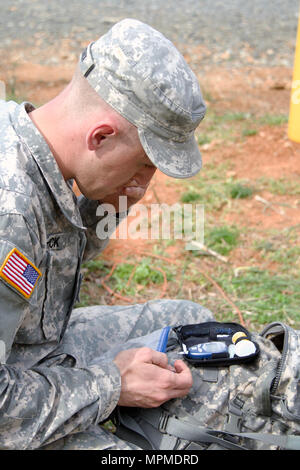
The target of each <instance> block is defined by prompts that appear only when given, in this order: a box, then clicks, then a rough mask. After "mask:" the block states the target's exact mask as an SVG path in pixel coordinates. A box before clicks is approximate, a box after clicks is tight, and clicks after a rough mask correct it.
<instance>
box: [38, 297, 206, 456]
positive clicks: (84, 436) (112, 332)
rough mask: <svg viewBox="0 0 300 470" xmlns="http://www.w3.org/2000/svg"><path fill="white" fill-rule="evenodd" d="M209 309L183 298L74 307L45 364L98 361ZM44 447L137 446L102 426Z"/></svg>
mask: <svg viewBox="0 0 300 470" xmlns="http://www.w3.org/2000/svg"><path fill="white" fill-rule="evenodd" d="M212 319H213V315H212V313H211V312H210V311H209V310H207V309H206V308H204V307H201V306H200V305H198V304H196V303H193V302H189V301H186V300H157V301H150V302H147V303H145V304H137V305H130V306H114V307H110V306H93V307H85V308H78V309H75V310H74V311H73V313H72V316H71V320H70V323H69V325H68V328H67V330H66V332H65V335H64V338H63V341H62V343H61V344H60V346H59V347H58V348H57V349H56V350H55V351H54V352H53V354H51V357H48V358H47V361H46V362H45V363H44V365H47V366H49V367H51V366H53V365H58V364H61V365H64V366H67V365H70V367H72V366H75V365H76V366H77V367H81V366H86V365H88V364H91V363H95V362H97V357H98V356H99V357H100V356H102V355H104V354H105V353H106V354H107V352H108V351H109V350H110V349H111V347H112V345H114V346H115V345H117V344H122V343H126V342H127V341H129V340H131V341H132V340H133V339H134V338H138V337H141V336H144V335H146V334H148V333H151V332H153V331H155V330H158V329H160V328H163V327H165V326H168V325H173V326H175V325H180V324H188V323H200V322H204V321H209V320H212ZM44 449H66V450H68V449H70V450H72V449H91V450H96V449H102V450H104V449H112V450H113V449H137V447H135V446H134V445H132V444H129V443H126V442H124V441H122V440H120V439H118V438H117V437H116V436H115V435H114V434H113V433H111V432H109V431H107V430H106V429H104V428H103V427H102V426H101V427H100V426H93V427H89V428H88V429H87V430H86V431H84V432H80V433H77V434H73V435H70V436H66V437H64V438H62V439H59V440H58V441H56V442H54V443H52V444H49V445H48V446H45V447H44Z"/></svg>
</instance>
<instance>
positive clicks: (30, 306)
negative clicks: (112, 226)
mask: <svg viewBox="0 0 300 470" xmlns="http://www.w3.org/2000/svg"><path fill="white" fill-rule="evenodd" d="M33 109H34V108H33V106H32V105H31V104H30V103H23V104H21V105H17V104H16V103H14V102H9V103H6V102H4V101H0V129H1V143H0V168H1V171H0V195H1V199H0V201H1V202H0V232H1V233H0V266H1V267H0V296H1V308H0V341H1V346H3V345H4V346H5V348H4V349H3V347H2V349H1V348H0V354H1V351H2V353H3V357H2V358H0V359H1V368H0V374H1V381H0V384H1V385H0V400H1V407H0V448H2V449H36V448H41V447H44V448H69V449H70V448H93V449H95V448H97V449H98V448H99V449H101V448H119V449H120V448H131V446H130V445H128V446H127V445H126V444H125V443H123V442H122V441H119V440H118V439H117V438H116V437H115V436H113V435H111V434H110V433H108V432H107V431H106V430H104V429H102V428H101V427H99V426H98V423H100V422H102V421H104V420H106V419H107V418H108V417H109V415H110V414H111V412H112V411H113V410H114V409H115V407H116V405H117V403H118V400H119V395H120V386H121V384H120V373H119V370H118V368H117V367H116V365H115V364H114V363H113V362H112V360H111V358H109V357H106V356H105V352H106V351H107V350H108V349H109V348H110V347H111V345H112V343H113V344H118V343H120V344H121V343H124V342H126V341H127V340H129V339H132V338H135V337H139V336H141V335H144V334H146V333H147V332H151V331H153V330H156V329H158V328H162V327H164V326H166V324H179V323H182V322H185V323H189V322H195V321H201V320H202V321H206V320H208V319H210V318H211V313H210V312H209V311H207V310H205V309H203V308H202V307H200V306H198V305H196V304H193V303H191V302H186V301H157V302H149V303H147V304H145V305H134V306H126V307H103V306H96V307H90V308H86V309H75V310H73V307H74V304H75V302H76V300H77V299H78V293H79V289H80V282H81V274H80V265H81V263H82V261H83V260H86V259H91V258H93V257H96V256H98V255H99V253H100V252H101V250H103V248H104V247H105V246H106V244H107V242H108V238H109V235H110V234H109V233H108V234H107V238H106V239H104V240H100V239H99V238H98V237H97V235H96V224H97V223H98V221H99V220H100V218H99V217H96V209H97V206H98V205H99V203H98V202H97V201H90V200H88V199H87V198H85V197H84V196H80V197H79V198H77V197H76V196H75V194H74V193H73V191H72V188H71V185H72V182H66V181H65V180H64V179H63V176H62V174H61V172H60V170H59V167H58V165H57V163H56V161H55V159H54V157H53V155H52V153H51V151H50V149H49V147H48V145H47V143H46V141H45V140H44V138H43V137H42V135H41V134H40V133H39V131H38V129H37V128H36V127H35V125H34V124H33V122H32V121H31V119H30V116H29V115H28V112H30V111H31V110H33ZM202 117H203V116H202ZM202 117H201V118H202ZM198 118H199V115H197V117H196V121H195V122H196V124H195V123H194V127H195V125H197V122H198V121H197V119H198ZM183 127H184V126H183ZM185 132H188V135H189V137H188V138H189V140H191V135H190V134H191V129H187V128H186V129H185ZM148 137H149V136H148ZM182 138H183V137H182V136H181V144H182ZM150 140H151V139H150ZM179 140H180V139H179ZM177 144H178V143H175V144H174V145H175V146H176V145H177ZM188 146H191V142H189V144H188ZM183 160H184V158H183ZM170 168H171V169H172V173H174V174H173V175H172V176H175V173H176V172H177V173H178V171H179V170H180V171H181V172H182V173H184V171H185V170H186V171H187V173H186V174H185V175H183V174H182V177H184V176H189V175H190V174H192V173H195V171H196V169H197V170H198V169H199V164H198V166H197V165H196V163H195V162H189V163H188V162H187V160H186V161H185V164H184V168H183V167H180V164H179V163H178V162H177V163H176V162H173V164H172V165H170ZM123 216H124V215H120V216H119V220H120V219H121V218H122V217H123ZM116 223H117V222H116ZM72 311H73V313H72ZM71 313H72V316H71ZM70 316H71V318H70ZM129 344H130V343H129ZM4 356H5V357H4Z"/></svg>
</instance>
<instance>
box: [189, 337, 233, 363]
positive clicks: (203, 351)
mask: <svg viewBox="0 0 300 470" xmlns="http://www.w3.org/2000/svg"><path fill="white" fill-rule="evenodd" d="M182 346H183V354H185V355H186V356H187V357H190V358H191V359H210V358H213V357H220V356H222V357H229V353H228V347H227V345H226V344H225V343H224V342H222V341H212V342H210V343H199V344H195V345H194V346H190V347H189V348H187V347H186V345H185V344H183V345H182Z"/></svg>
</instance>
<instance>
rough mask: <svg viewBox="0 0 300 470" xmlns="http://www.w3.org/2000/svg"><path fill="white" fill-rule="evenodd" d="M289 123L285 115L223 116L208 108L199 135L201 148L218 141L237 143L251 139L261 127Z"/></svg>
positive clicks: (236, 114)
mask: <svg viewBox="0 0 300 470" xmlns="http://www.w3.org/2000/svg"><path fill="white" fill-rule="evenodd" d="M287 122H288V116H287V115H285V114H278V115H276V114H274V115H272V114H263V115H262V116H256V115H254V114H251V113H248V112H240V111H231V112H225V113H223V114H220V113H217V112H216V111H215V110H214V109H213V108H208V110H207V113H206V116H205V119H204V120H203V122H202V123H201V133H199V134H198V136H197V138H198V143H199V145H200V146H203V145H207V144H210V143H211V142H213V141H217V142H219V143H220V144H221V143H223V142H228V141H229V142H230V141H231V142H235V141H239V140H241V139H244V138H247V137H251V136H254V135H256V134H257V133H258V132H259V129H260V127H261V126H265V125H268V126H280V125H282V124H286V123H287Z"/></svg>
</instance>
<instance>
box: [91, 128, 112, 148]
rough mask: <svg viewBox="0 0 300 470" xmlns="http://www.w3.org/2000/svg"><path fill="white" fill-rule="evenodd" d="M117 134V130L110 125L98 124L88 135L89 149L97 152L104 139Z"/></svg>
mask: <svg viewBox="0 0 300 470" xmlns="http://www.w3.org/2000/svg"><path fill="white" fill-rule="evenodd" d="M115 134H116V131H115V129H114V128H113V127H112V126H110V125H109V124H98V125H97V126H94V127H91V128H90V129H89V131H88V133H87V135H86V144H87V147H88V149H89V150H97V149H98V148H99V147H100V145H101V143H102V141H103V140H104V139H106V138H107V137H109V136H112V135H115Z"/></svg>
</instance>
